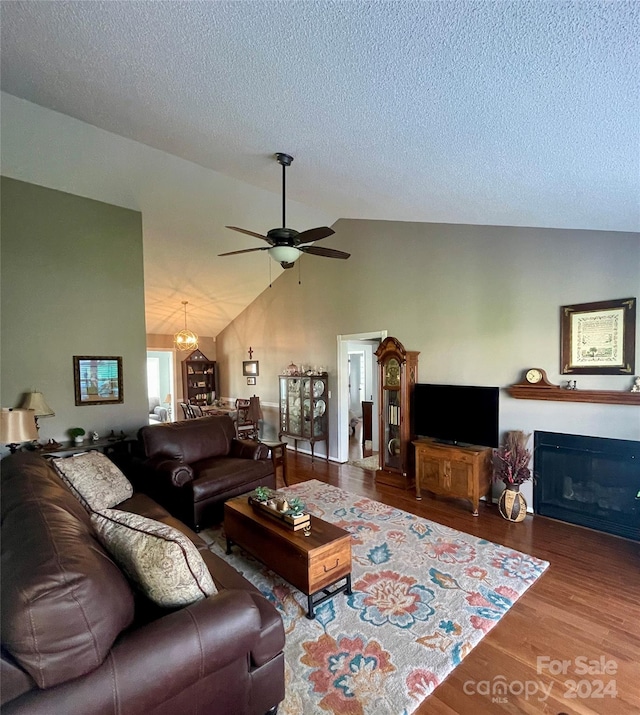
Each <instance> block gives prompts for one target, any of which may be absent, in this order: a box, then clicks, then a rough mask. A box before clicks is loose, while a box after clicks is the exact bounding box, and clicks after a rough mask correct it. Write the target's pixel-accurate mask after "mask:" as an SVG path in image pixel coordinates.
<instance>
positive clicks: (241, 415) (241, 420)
mask: <svg viewBox="0 0 640 715" xmlns="http://www.w3.org/2000/svg"><path fill="white" fill-rule="evenodd" d="M254 414H255V408H254V413H253V414H252V408H251V400H244V399H241V398H238V399H237V400H236V437H237V438H238V439H256V440H257V439H258V420H257V419H255V420H254V419H253V417H254Z"/></svg>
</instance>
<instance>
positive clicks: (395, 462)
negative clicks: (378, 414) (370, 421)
mask: <svg viewBox="0 0 640 715" xmlns="http://www.w3.org/2000/svg"><path fill="white" fill-rule="evenodd" d="M384 411H385V412H384V414H385V419H384V440H383V444H384V450H383V451H382V466H383V468H384V467H388V468H391V469H398V470H400V469H402V449H401V447H402V443H401V434H400V417H401V404H400V390H398V389H389V388H387V389H385V390H384Z"/></svg>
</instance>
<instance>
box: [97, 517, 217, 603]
mask: <svg viewBox="0 0 640 715" xmlns="http://www.w3.org/2000/svg"><path fill="white" fill-rule="evenodd" d="M91 521H92V523H93V525H94V527H95V529H96V532H97V533H98V537H99V539H100V541H101V542H102V543H103V544H104V546H105V547H106V549H107V550H108V551H109V552H110V553H111V555H112V556H113V558H114V559H115V561H116V562H117V563H118V565H119V566H120V567H121V568H122V569H123V570H124V571H125V572H126V573H127V575H128V576H129V578H130V579H131V580H132V581H133V582H134V583H136V584H137V585H138V587H139V588H140V590H141V591H142V592H143V593H144V594H145V595H146V596H147V598H149V599H150V600H151V601H153V602H154V603H157V604H158V605H159V606H163V607H166V608H175V607H178V606H186V605H188V604H190V603H194V602H195V601H199V600H200V599H202V598H205V597H206V596H211V595H213V594H214V593H217V589H216V587H215V585H214V583H213V579H212V578H211V574H210V573H209V569H208V568H207V565H206V564H205V562H204V561H203V559H202V556H201V555H200V554H199V552H198V549H197V548H196V547H195V545H194V544H193V543H192V542H191V541H190V540H189V539H188V538H187V537H186V536H185V535H184V534H182V533H180V532H179V531H178V530H177V529H174V528H173V527H172V526H168V525H167V524H162V523H161V522H159V521H154V520H153V519H148V518H147V517H145V516H140V515H139V514H132V513H130V512H126V511H120V510H119V509H104V510H103V511H101V512H100V513H99V514H92V515H91Z"/></svg>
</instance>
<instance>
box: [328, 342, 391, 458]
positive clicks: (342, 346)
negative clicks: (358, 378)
mask: <svg viewBox="0 0 640 715" xmlns="http://www.w3.org/2000/svg"><path fill="white" fill-rule="evenodd" d="M386 337H387V331H386V330H377V331H374V332H370V333H351V334H349V335H338V336H337V340H338V419H337V423H338V441H337V443H338V453H337V460H338V462H341V463H342V462H346V461H348V459H349V347H348V344H349V343H351V342H354V341H358V340H378V339H379V340H381V341H382V340H384V339H385V338H386ZM376 401H377V396H376ZM374 419H376V415H374Z"/></svg>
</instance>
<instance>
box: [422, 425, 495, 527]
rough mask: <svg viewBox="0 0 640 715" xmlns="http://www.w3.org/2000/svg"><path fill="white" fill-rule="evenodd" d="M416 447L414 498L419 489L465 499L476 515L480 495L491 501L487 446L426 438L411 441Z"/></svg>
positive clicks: (491, 471) (491, 472)
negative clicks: (463, 445) (445, 442)
mask: <svg viewBox="0 0 640 715" xmlns="http://www.w3.org/2000/svg"><path fill="white" fill-rule="evenodd" d="M412 444H413V445H414V447H415V451H416V499H422V493H421V490H422V489H424V490H426V491H429V492H433V493H434V494H439V495H441V496H447V497H458V498H461V499H469V500H470V501H471V503H472V505H473V516H478V505H479V502H480V498H481V497H483V496H487V498H488V501H489V503H491V477H492V474H493V466H492V450H491V448H490V447H477V446H474V445H470V446H468V447H460V446H457V445H450V444H441V443H439V442H435V441H434V440H430V439H418V440H416V441H415V442H413V443H412Z"/></svg>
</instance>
